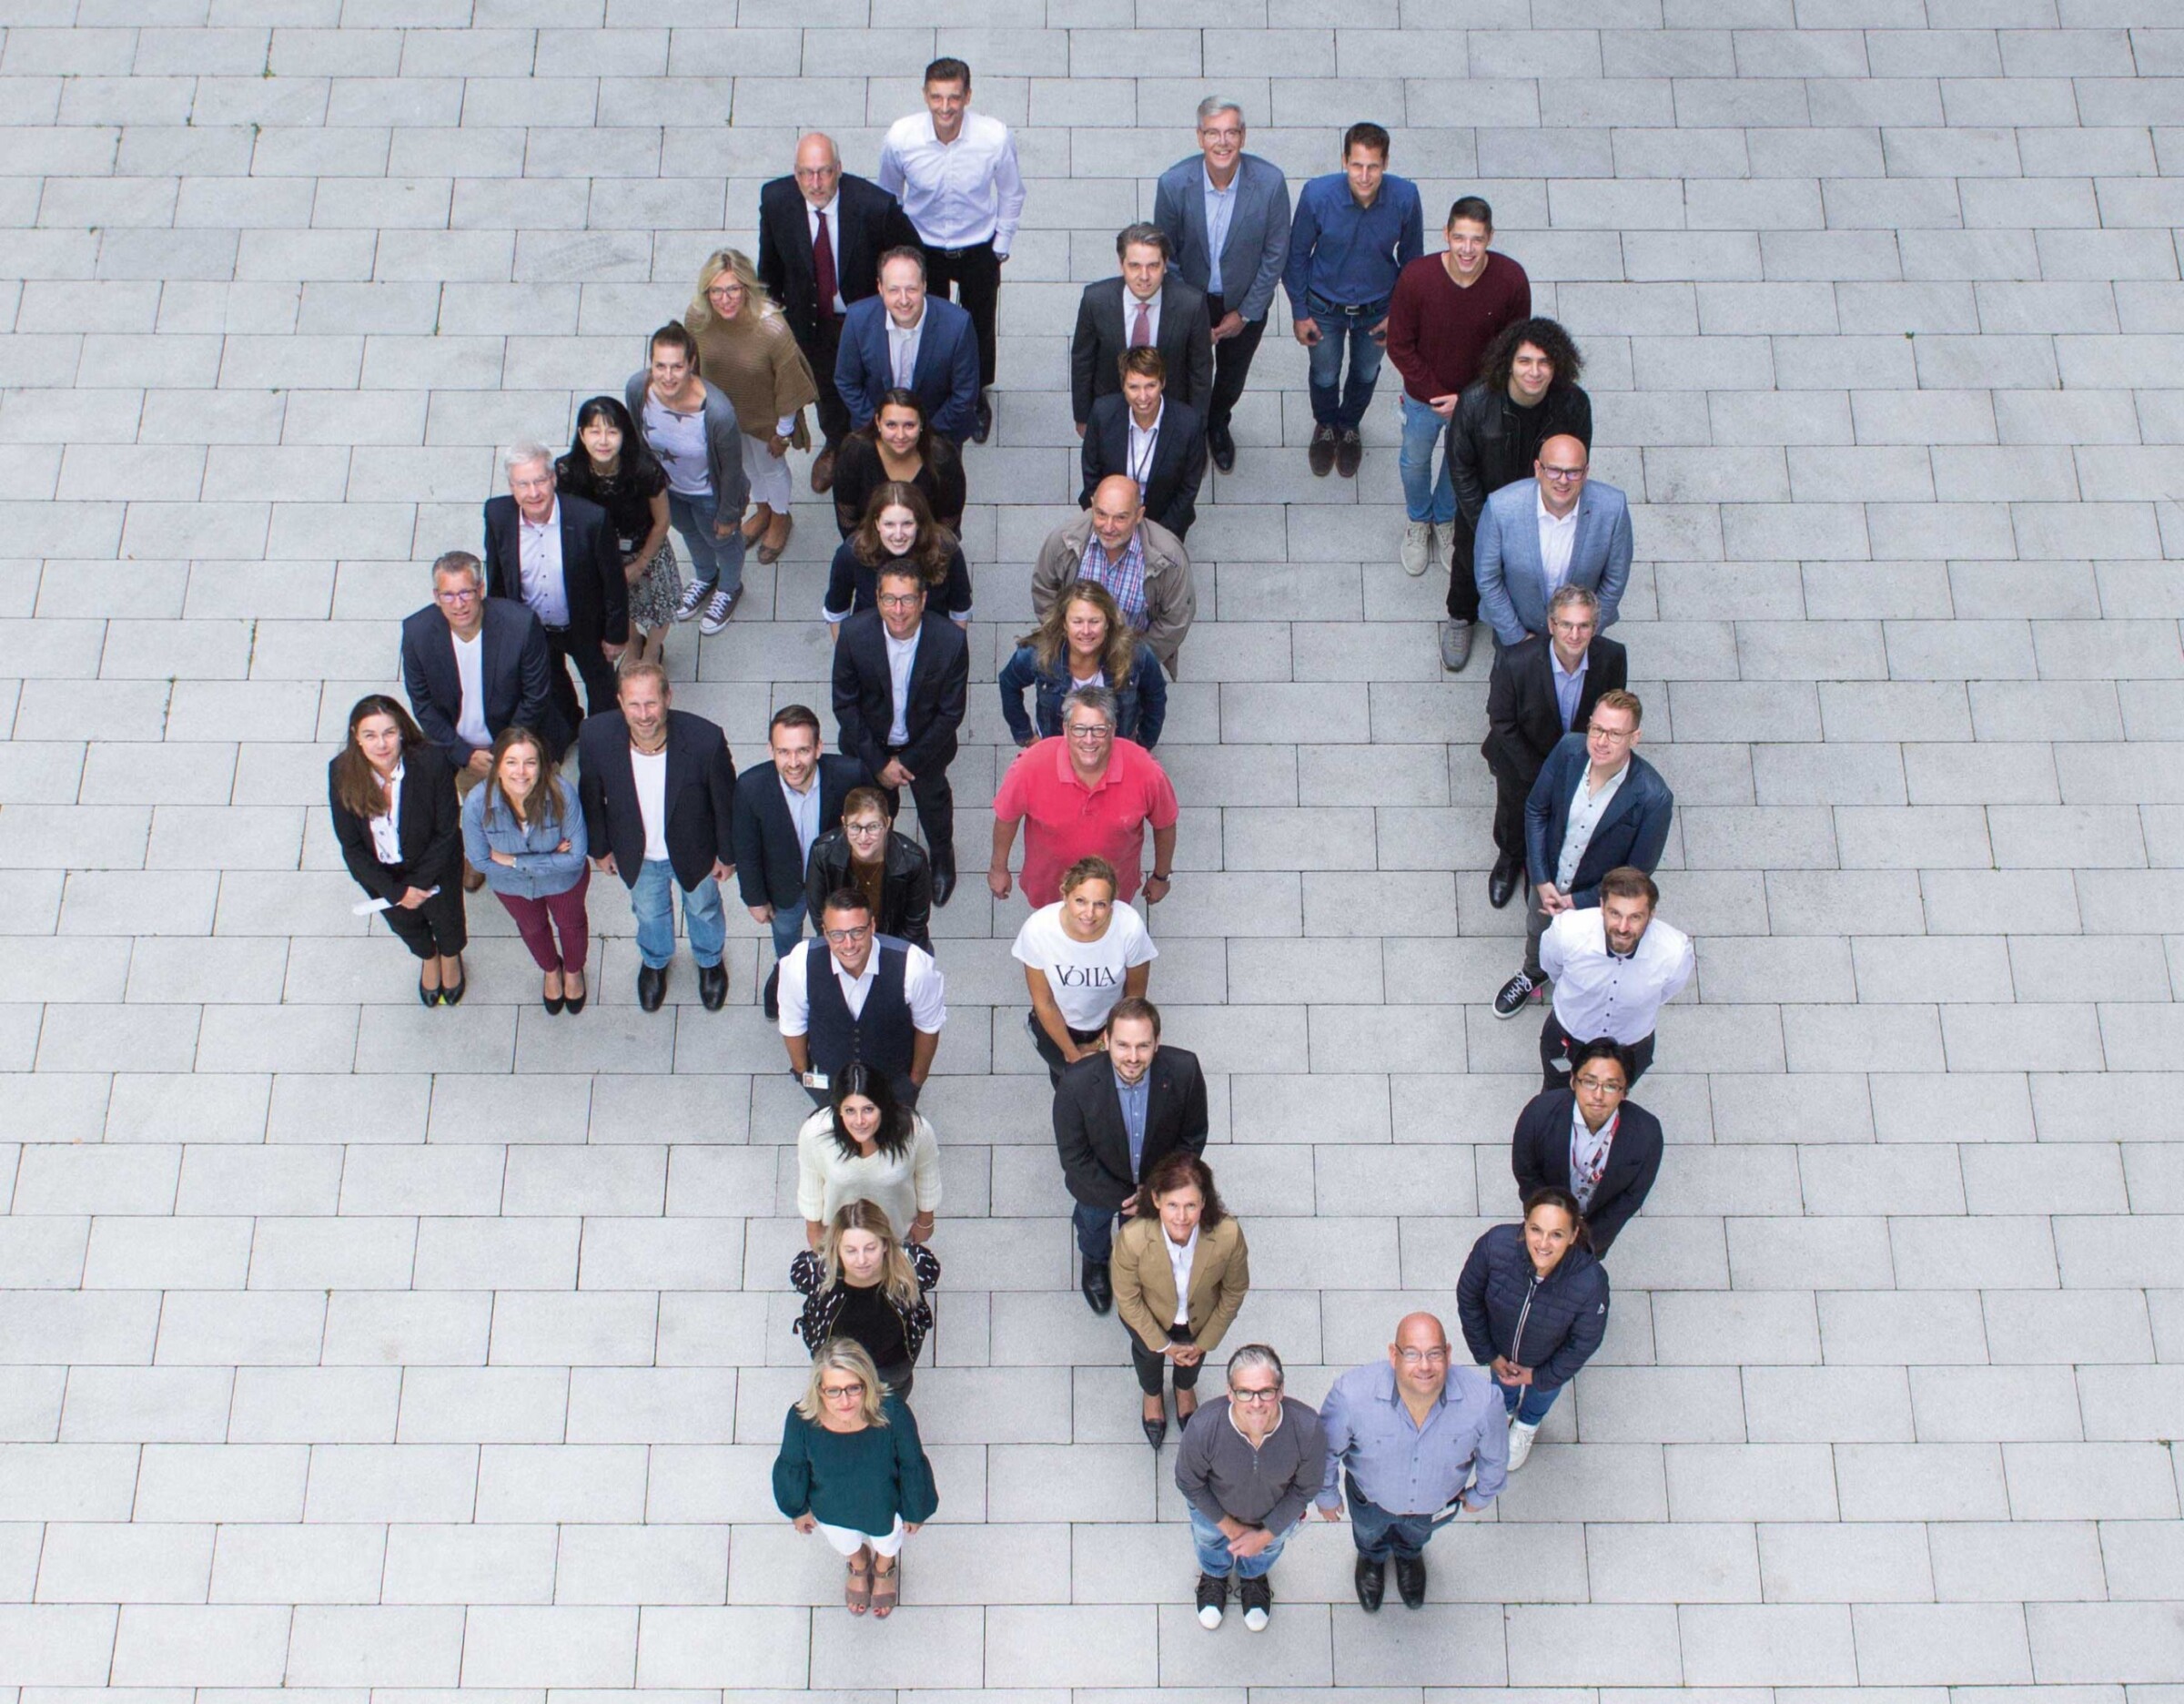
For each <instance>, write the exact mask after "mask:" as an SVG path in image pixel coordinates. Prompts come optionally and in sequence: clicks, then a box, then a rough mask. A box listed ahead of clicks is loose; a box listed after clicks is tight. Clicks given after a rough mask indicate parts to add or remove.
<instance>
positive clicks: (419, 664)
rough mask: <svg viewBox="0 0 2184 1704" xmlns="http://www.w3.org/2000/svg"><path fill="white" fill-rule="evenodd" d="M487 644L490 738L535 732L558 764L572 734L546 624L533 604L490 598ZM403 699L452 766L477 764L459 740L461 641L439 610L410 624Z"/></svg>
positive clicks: (405, 628)
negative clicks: (553, 684) (557, 689)
mask: <svg viewBox="0 0 2184 1704" xmlns="http://www.w3.org/2000/svg"><path fill="white" fill-rule="evenodd" d="M479 636H480V638H481V639H482V640H483V641H484V644H483V646H482V648H481V649H480V653H479V659H478V661H479V674H480V675H481V676H482V677H483V678H482V683H481V684H482V685H483V686H484V688H485V731H486V732H487V733H488V734H490V735H492V736H493V737H494V738H495V739H498V738H500V737H501V731H502V730H503V729H506V728H511V727H527V728H529V729H530V730H531V732H532V733H534V734H536V735H538V736H539V737H540V738H541V739H542V740H544V741H545V742H546V747H547V750H548V752H549V753H550V754H551V755H552V756H559V755H560V754H561V752H562V751H563V750H564V749H565V748H566V747H567V746H568V744H569V735H570V734H571V732H572V730H571V729H570V728H567V727H564V726H562V725H561V716H560V715H559V714H557V713H556V712H555V710H554V708H553V700H552V698H551V695H550V692H551V689H550V685H549V683H550V681H551V675H549V674H548V673H547V656H546V630H545V629H544V628H543V627H541V626H540V625H539V618H538V617H537V616H536V615H534V614H531V610H530V607H529V606H528V605H526V604H515V603H511V602H510V601H509V600H508V599H507V598H497V597H489V598H487V599H486V600H485V621H484V624H483V625H482V626H481V627H480V629H479ZM402 691H403V692H404V693H406V694H407V695H409V699H410V714H411V715H415V716H416V717H417V725H419V726H420V727H421V728H423V729H424V731H425V737H426V738H427V739H429V740H430V741H431V742H432V743H433V745H435V746H438V747H440V754H441V756H444V757H446V758H447V760H448V762H449V764H450V766H452V767H454V768H457V769H460V768H461V767H462V766H464V765H465V764H467V763H469V762H470V754H471V753H472V752H473V751H476V750H477V749H479V748H478V747H476V746H470V745H469V744H466V743H465V742H464V741H463V739H462V738H461V737H460V735H457V733H456V732H455V724H456V722H457V721H458V720H459V719H460V717H461V715H462V673H461V671H460V669H458V668H457V667H456V666H455V635H454V634H452V633H451V632H450V630H449V628H448V622H447V617H446V616H444V615H442V614H440V610H439V607H438V606H437V605H436V604H426V605H425V607H424V608H423V609H421V610H419V611H418V612H417V614H414V615H409V616H405V617H404V618H403V621H402Z"/></svg>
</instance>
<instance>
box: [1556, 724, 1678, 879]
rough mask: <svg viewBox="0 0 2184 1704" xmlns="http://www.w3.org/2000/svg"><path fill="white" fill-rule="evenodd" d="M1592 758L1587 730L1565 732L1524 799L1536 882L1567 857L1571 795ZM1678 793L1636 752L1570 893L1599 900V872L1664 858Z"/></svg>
mask: <svg viewBox="0 0 2184 1704" xmlns="http://www.w3.org/2000/svg"><path fill="white" fill-rule="evenodd" d="M1590 761H1591V760H1590V759H1589V758H1588V757H1587V756H1586V755H1585V736H1584V735H1582V734H1565V735H1562V739H1561V740H1560V741H1558V742H1557V743H1556V745H1555V747H1554V749H1553V750H1552V752H1550V753H1549V754H1548V755H1547V761H1546V762H1545V763H1543V764H1542V765H1541V766H1540V774H1539V778H1538V779H1537V780H1535V781H1533V782H1532V793H1531V795H1530V796H1528V797H1527V798H1526V799H1525V801H1524V865H1525V870H1526V873H1527V874H1528V875H1529V876H1530V877H1531V879H1532V886H1533V887H1534V888H1537V887H1538V886H1539V885H1540V884H1541V883H1542V882H1547V881H1552V880H1553V879H1554V872H1555V867H1556V866H1557V865H1559V864H1560V863H1561V862H1562V836H1563V835H1564V834H1565V833H1567V832H1568V830H1569V827H1570V796H1571V795H1572V793H1573V792H1575V791H1576V789H1577V778H1578V776H1581V775H1582V774H1583V773H1584V771H1585V765H1586V764H1587V763H1588V762H1590ZM1675 804H1676V796H1675V795H1674V794H1673V793H1671V792H1670V791H1669V790H1668V783H1667V782H1665V781H1663V779H1662V778H1661V772H1660V771H1659V770H1658V769H1656V768H1654V767H1653V765H1651V764H1649V763H1648V762H1646V761H1645V759H1644V758H1643V757H1641V756H1639V755H1638V754H1637V753H1636V752H1633V753H1632V754H1631V772H1630V774H1628V775H1627V776H1623V785H1622V786H1620V787H1618V788H1616V790H1615V796H1614V797H1613V799H1611V800H1610V801H1609V802H1608V809H1607V814H1606V815H1605V816H1603V817H1602V818H1601V819H1600V824H1599V826H1598V827H1595V828H1594V829H1593V838H1592V839H1591V840H1589V841H1587V842H1586V844H1585V855H1584V857H1582V858H1580V859H1579V860H1578V861H1577V877H1576V879H1575V880H1573V881H1572V883H1571V884H1570V898H1572V900H1574V901H1575V902H1576V903H1577V904H1578V906H1580V907H1581V908H1582V907H1584V906H1596V905H1598V904H1599V903H1600V878H1601V877H1603V876H1605V875H1606V874H1607V873H1608V872H1609V871H1610V870H1612V869H1618V868H1620V867H1623V865H1625V864H1629V865H1633V866H1634V867H1637V868H1639V869H1642V870H1643V871H1644V872H1645V873H1646V874H1647V875H1649V876H1650V875H1652V874H1653V867H1654V866H1656V865H1657V864H1659V863H1660V862H1661V854H1662V852H1663V849H1665V848H1666V847H1667V845H1668V824H1669V819H1670V817H1672V816H1673V814H1674V811H1675Z"/></svg>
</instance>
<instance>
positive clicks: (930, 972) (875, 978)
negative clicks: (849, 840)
mask: <svg viewBox="0 0 2184 1704" xmlns="http://www.w3.org/2000/svg"><path fill="white" fill-rule="evenodd" d="M819 924H820V928H819V934H818V937H817V938H815V939H813V940H808V941H805V942H804V944H803V945H802V946H800V947H798V948H796V949H795V950H794V951H793V952H792V953H790V954H789V956H788V957H787V958H785V959H783V960H782V961H781V984H780V989H781V1040H782V1045H783V1046H784V1048H786V1049H787V1050H788V1055H789V1075H790V1076H792V1077H794V1079H795V1080H796V1081H797V1083H798V1084H799V1085H800V1086H801V1087H802V1088H803V1090H804V1093H806V1094H808V1095H809V1096H811V1098H812V1104H813V1105H814V1106H826V1105H828V1104H829V1103H830V1096H831V1088H832V1085H833V1082H834V1073H835V1072H836V1071H838V1070H842V1069H843V1068H844V1066H846V1065H848V1064H850V1063H851V1062H852V1061H862V1062H863V1063H864V1064H866V1065H869V1066H871V1067H872V1068H873V1069H874V1070H880V1071H885V1072H886V1073H887V1080H888V1082H889V1084H890V1085H891V1086H892V1087H893V1088H894V1090H895V1098H896V1099H897V1100H899V1101H901V1102H902V1103H903V1104H904V1105H905V1106H915V1105H916V1104H917V1096H918V1091H919V1090H921V1089H923V1088H924V1087H925V1077H926V1074H927V1073H928V1072H930V1071H931V1070H932V1069H933V1056H934V1054H935V1053H936V1052H938V1051H939V1050H940V1032H941V1030H942V1028H943V1026H945V1024H946V1023H947V1021H948V1008H947V1003H946V995H947V987H946V983H945V979H943V978H942V976H941V973H940V967H939V966H938V965H937V964H935V963H934V962H933V955H932V954H931V953H929V952H927V951H925V948H922V947H913V946H911V945H910V943H909V942H908V941H903V940H896V939H895V938H894V937H892V936H886V935H881V934H879V933H878V932H877V931H875V929H874V928H873V926H872V902H871V901H870V900H868V899H866V898H864V895H863V894H862V893H859V892H858V891H857V890H856V889H855V888H842V889H841V890H840V891H838V892H835V893H833V894H829V895H828V896H827V900H826V908H825V909H824V911H823V912H822V913H821V914H820V918H819Z"/></svg>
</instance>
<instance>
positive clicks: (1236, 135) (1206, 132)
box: [1198, 127, 1244, 142]
mask: <svg viewBox="0 0 2184 1704" xmlns="http://www.w3.org/2000/svg"><path fill="white" fill-rule="evenodd" d="M1198 134H1199V135H1200V136H1202V137H1205V138H1206V139H1207V140H1208V142H1241V141H1242V140H1243V139H1244V133H1243V132H1242V131H1241V130H1216V129H1213V128H1212V127H1205V128H1202V129H1201V130H1199V132H1198Z"/></svg>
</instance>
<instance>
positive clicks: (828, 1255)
mask: <svg viewBox="0 0 2184 1704" xmlns="http://www.w3.org/2000/svg"><path fill="white" fill-rule="evenodd" d="M912 1234H913V1235H915V1234H917V1233H916V1232H915V1231H913V1232H912ZM931 1234H932V1222H931V1220H930V1217H929V1216H928V1218H927V1220H926V1222H925V1235H928V1236H929V1235H931ZM789 1283H790V1285H791V1287H793V1288H794V1290H795V1291H796V1293H798V1294H799V1295H801V1296H803V1297H804V1312H803V1313H802V1314H801V1315H800V1316H799V1317H798V1318H797V1321H796V1333H797V1335H798V1336H800V1337H802V1338H803V1339H804V1347H805V1348H806V1349H811V1350H817V1349H818V1348H819V1346H820V1345H821V1344H824V1343H826V1342H827V1341H829V1340H830V1339H832V1338H835V1337H846V1338H848V1339H849V1340H850V1341H851V1342H853V1343H854V1344H857V1345H858V1346H859V1347H861V1348H862V1349H863V1350H864V1353H865V1354H868V1355H870V1356H871V1357H872V1364H873V1365H875V1366H876V1367H877V1368H879V1370H880V1383H881V1384H885V1386H886V1387H887V1389H888V1390H889V1391H890V1392H891V1393H892V1394H894V1395H897V1396H907V1395H909V1394H910V1385H911V1382H912V1376H913V1374H914V1372H915V1368H916V1365H917V1355H918V1351H919V1350H921V1349H923V1348H924V1347H925V1334H926V1333H928V1332H930V1331H931V1330H932V1329H933V1307H932V1303H929V1302H927V1301H926V1300H925V1298H926V1296H927V1295H929V1294H930V1293H932V1292H933V1291H934V1290H935V1289H936V1288H938V1287H939V1284H940V1262H939V1260H938V1259H937V1258H936V1257H935V1255H934V1253H933V1251H932V1250H931V1249H929V1248H927V1247H926V1246H925V1244H924V1242H897V1241H896V1240H895V1227H894V1226H893V1225H891V1224H889V1223H888V1222H887V1215H886V1213H885V1212H884V1211H883V1210H882V1209H881V1208H879V1207H877V1206H875V1204H874V1203H873V1202H868V1201H853V1202H849V1203H848V1204H847V1205H846V1206H844V1208H843V1209H842V1211H841V1212H837V1213H836V1214H835V1215H834V1222H832V1223H831V1224H829V1225H828V1226H827V1228H826V1235H825V1237H824V1239H823V1240H822V1241H821V1242H820V1244H819V1246H818V1247H817V1248H815V1249H804V1250H803V1251H802V1252H801V1253H798V1254H797V1256H796V1258H795V1259H794V1260H793V1261H791V1262H790V1263H789Z"/></svg>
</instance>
